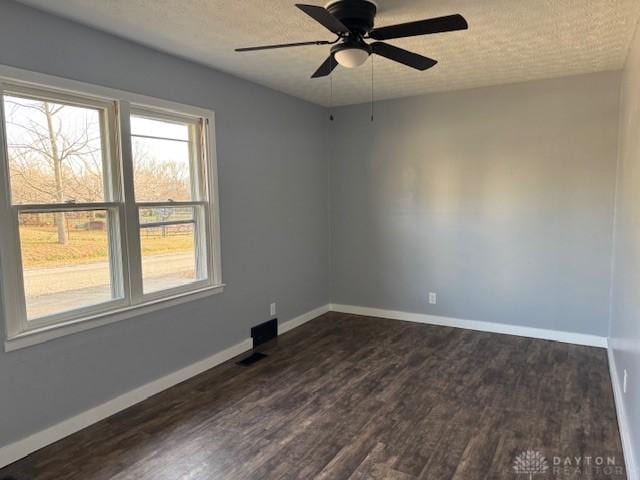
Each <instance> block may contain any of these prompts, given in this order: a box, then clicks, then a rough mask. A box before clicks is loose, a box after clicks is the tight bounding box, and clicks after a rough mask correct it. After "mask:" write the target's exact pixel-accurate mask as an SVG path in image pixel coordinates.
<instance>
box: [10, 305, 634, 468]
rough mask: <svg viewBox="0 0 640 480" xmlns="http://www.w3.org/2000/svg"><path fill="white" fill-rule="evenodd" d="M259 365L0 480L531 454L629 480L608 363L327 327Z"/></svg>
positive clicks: (453, 335) (446, 462)
mask: <svg viewBox="0 0 640 480" xmlns="http://www.w3.org/2000/svg"><path fill="white" fill-rule="evenodd" d="M264 351H265V352H267V353H268V354H269V356H268V358H266V359H263V360H261V361H259V362H258V363H256V364H254V365H252V366H251V367H241V366H238V365H236V364H235V363H234V362H228V363H226V364H224V365H221V366H219V367H217V368H214V369H212V370H209V371H207V372H205V373H203V374H202V375H199V376H197V377H194V378H192V379H190V380H188V381H186V382H184V383H182V384H180V385H177V386H175V387H173V388H171V389H169V390H167V391H165V392H162V393H160V394H158V395H156V396H154V397H151V398H149V399H148V400H146V401H144V402H142V403H140V404H138V405H136V406H134V407H132V408H129V409H128V410H126V411H124V412H121V413H119V414H117V415H115V416H113V417H111V418H108V419H106V420H104V421H102V422H100V423H98V424H96V425H93V426H91V427H89V428H87V429H85V430H82V431H81V432H78V433H76V434H75V435H72V436H70V437H68V438H66V439H64V440H61V441H59V442H57V443H55V444H53V445H51V446H49V447H47V448H45V449H42V450H40V451H38V452H36V453H34V454H32V455H30V456H29V457H27V458H26V459H23V460H21V461H19V462H17V463H15V464H13V465H11V466H9V467H7V468H5V469H4V470H0V478H2V477H3V475H11V476H13V477H15V478H16V479H18V480H23V479H29V480H45V479H51V480H53V479H55V480H61V479H64V480H98V479H115V480H124V479H136V480H165V479H166V480H177V479H189V480H193V479H218V478H229V479H327V480H340V479H349V480H364V479H395V480H414V479H437V480H445V479H456V480H463V479H464V480H480V479H516V478H520V479H522V480H527V479H529V478H530V476H529V474H527V473H525V472H523V473H520V474H517V473H516V471H515V470H514V468H513V465H514V459H515V457H516V456H517V455H519V454H521V453H522V452H523V451H527V450H531V451H534V452H539V453H540V454H541V455H544V457H545V460H546V462H547V463H546V465H547V466H548V468H547V470H546V471H545V472H544V473H538V474H535V475H533V476H532V477H531V478H533V479H538V480H543V479H550V478H557V479H578V478H584V479H601V478H602V479H615V480H619V479H623V478H625V476H624V473H621V472H620V470H623V468H624V467H623V465H624V460H623V457H622V448H621V445H620V437H619V432H618V425H617V421H616V414H615V410H614V403H613V395H612V390H611V382H610V379H609V371H608V366H607V357H606V352H605V350H603V349H597V348H590V347H580V346H575V345H567V344H562V343H556V342H550V341H544V340H533V339H529V338H522V337H514V336H507V335H497V334H491V333H481V332H473V331H469V330H461V329H454V328H446V327H437V326H427V325H419V324H413V323H408V322H400V321H394V320H385V319H373V318H366V317H359V316H353V315H346V314H339V313H329V314H326V315H323V316H322V317H319V318H317V319H315V320H313V321H311V322H309V323H307V324H305V325H303V326H302V327H300V328H297V329H295V330H293V331H291V332H289V333H287V334H285V335H282V336H280V337H279V338H278V340H277V341H275V342H273V343H272V344H271V345H268V346H267V347H266V348H265V349H264ZM554 457H561V459H562V467H560V466H557V465H554V463H556V462H557V460H555V461H554ZM566 457H570V458H573V459H574V460H572V461H571V465H566V462H567V460H566ZM575 457H582V460H581V465H580V467H581V470H580V471H576V470H577V466H576V465H577V460H575ZM587 457H590V459H589V460H587ZM611 457H615V458H614V459H612V458H611ZM598 458H602V459H603V461H604V463H605V465H604V466H601V465H598V466H596V465H595V464H596V463H597V462H598V460H597V459H598ZM612 460H613V461H615V464H616V466H615V468H614V467H613V466H612V465H607V463H611V461H612ZM587 462H589V463H590V465H587ZM529 468H530V469H531V468H533V469H534V470H530V473H535V465H533V464H529ZM540 468H542V469H543V467H540ZM558 469H560V470H558Z"/></svg>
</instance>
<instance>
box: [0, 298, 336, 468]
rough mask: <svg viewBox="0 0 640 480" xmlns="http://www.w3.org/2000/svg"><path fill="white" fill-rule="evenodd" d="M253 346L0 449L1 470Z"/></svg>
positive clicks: (298, 321)
mask: <svg viewBox="0 0 640 480" xmlns="http://www.w3.org/2000/svg"><path fill="white" fill-rule="evenodd" d="M327 311H329V305H324V306H322V307H318V308H316V309H314V310H311V311H309V312H306V313H303V314H302V315H300V316H298V317H295V318H292V319H291V320H288V321H286V322H284V323H283V324H282V325H281V326H280V333H284V332H287V331H289V330H291V329H293V328H296V327H298V326H300V325H302V324H303V323H306V322H308V321H309V320H312V319H314V318H316V317H318V316H320V315H322V314H323V313H326V312H327ZM252 346H253V343H252V340H251V339H250V338H247V339H245V340H243V341H241V342H240V343H237V344H236V345H233V346H231V347H229V348H227V349H225V350H223V351H221V352H218V353H216V354H214V355H211V356H210V357H208V358H205V359H204V360H200V361H199V362H196V363H194V364H191V365H189V366H188V367H185V368H182V369H180V370H177V371H175V372H173V373H170V374H169V375H167V376H164V377H162V378H159V379H157V380H154V381H152V382H149V383H147V384H146V385H143V386H141V387H138V388H136V389H134V390H131V391H129V392H126V393H124V394H122V395H120V396H119V397H116V398H114V399H112V400H109V401H107V402H105V403H103V404H102V405H98V406H97V407H94V408H92V409H90V410H86V411H84V412H82V413H80V414H78V415H76V416H74V417H71V418H68V419H66V420H63V421H62V422H60V423H58V424H56V425H53V426H51V427H49V428H46V429H45V430H41V431H40V432H37V433H34V434H33V435H30V436H28V437H26V438H23V439H22V440H18V441H17V442H14V443H12V444H9V445H7V446H4V447H1V448H0V468H2V467H4V466H6V465H9V464H10V463H13V462H15V461H17V460H20V459H21V458H24V457H26V456H27V455H29V454H30V453H33V452H35V451H36V450H39V449H41V448H43V447H46V446H47V445H50V444H52V443H54V442H57V441H58V440H61V439H63V438H64V437H67V436H69V435H71V434H72V433H75V432H77V431H79V430H82V429H83V428H86V427H88V426H89V425H93V424H94V423H96V422H99V421H100V420H103V419H105V418H107V417H110V416H111V415H113V414H115V413H118V412H120V411H122V410H124V409H126V408H129V407H130V406H132V405H135V404H136V403H140V402H141V401H143V400H145V399H147V398H149V397H150V396H152V395H155V394H157V393H160V392H161V391H163V390H166V389H168V388H170V387H173V386H174V385H177V384H178V383H181V382H184V381H185V380H188V379H189V378H191V377H194V376H196V375H198V374H200V373H202V372H204V371H206V370H209V369H210V368H213V367H215V366H216V365H219V364H221V363H223V362H226V361H227V360H229V359H231V358H233V357H235V356H236V355H240V354H241V353H244V352H246V351H247V350H250V349H251V348H252Z"/></svg>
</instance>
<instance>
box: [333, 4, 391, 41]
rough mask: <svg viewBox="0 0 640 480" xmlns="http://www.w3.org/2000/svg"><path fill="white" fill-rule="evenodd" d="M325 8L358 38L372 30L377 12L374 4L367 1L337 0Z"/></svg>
mask: <svg viewBox="0 0 640 480" xmlns="http://www.w3.org/2000/svg"><path fill="white" fill-rule="evenodd" d="M325 8H326V9H327V10H328V11H329V13H331V15H333V16H334V17H336V18H337V19H338V20H340V21H341V22H342V23H343V24H344V25H346V26H347V27H348V28H349V30H351V32H353V33H356V34H358V35H360V36H364V35H366V34H367V33H369V32H370V31H371V30H372V29H373V21H374V18H375V16H376V12H377V10H378V9H377V7H376V4H375V3H373V2H370V1H368V0H337V1H335V2H331V3H329V4H328V5H327V6H326V7H325Z"/></svg>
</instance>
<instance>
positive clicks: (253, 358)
mask: <svg viewBox="0 0 640 480" xmlns="http://www.w3.org/2000/svg"><path fill="white" fill-rule="evenodd" d="M266 357H267V354H266V353H260V352H253V353H252V354H251V355H249V356H248V357H246V358H243V359H242V360H240V361H239V362H238V365H242V366H243V367H248V366H249V365H253V364H254V363H256V362H258V361H260V360H262V359H263V358H266Z"/></svg>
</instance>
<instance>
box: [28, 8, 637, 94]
mask: <svg viewBox="0 0 640 480" xmlns="http://www.w3.org/2000/svg"><path fill="white" fill-rule="evenodd" d="M21 1H22V3H25V4H28V5H31V6H34V7H36V8H40V9H43V10H46V11H49V12H52V13H55V14H58V15H61V16H64V17H68V18H71V19H74V20H77V21H79V22H81V23H85V24H88V25H91V26H94V27H96V28H99V29H101V30H105V31H108V32H111V33H114V34H116V35H120V36H122V37H125V38H129V39H131V40H134V41H137V42H139V43H143V44H145V45H149V46H152V47H154V48H157V49H160V50H163V51H166V52H169V53H172V54H175V55H179V56H182V57H185V58H189V59H192V60H195V61H197V62H200V63H204V64H207V65H210V66H212V67H215V68H217V69H219V70H223V71H226V72H229V73H232V74H235V75H238V76H240V77H243V78H247V79H249V80H252V81H255V82H257V83H260V84H262V85H266V86H269V87H271V88H274V89H276V90H280V91H282V92H286V93H289V94H291V95H294V96H297V97H300V98H304V99H306V100H309V101H312V102H315V103H319V104H322V105H329V104H330V103H333V104H336V105H341V104H349V103H360V102H365V101H367V100H368V99H369V98H370V95H371V65H370V60H369V61H368V62H367V63H366V64H365V65H363V66H362V67H360V68H358V69H354V70H347V69H344V68H338V69H337V70H336V73H335V74H334V76H333V101H331V99H330V89H329V80H328V78H323V79H315V80H312V79H310V78H309V77H310V75H311V74H312V73H313V71H314V70H315V69H316V68H317V67H318V66H319V65H320V64H321V63H322V61H323V60H324V59H325V58H326V56H327V55H328V48H329V47H327V46H311V47H300V48H291V49H286V50H274V51H268V52H264V51H263V52H254V53H236V52H234V51H233V49H234V48H235V47H241V46H253V45H260V44H270V43H285V42H292V41H306V40H333V38H334V37H333V36H332V34H330V33H329V32H327V31H326V30H324V28H323V27H322V26H320V25H318V24H316V23H315V22H314V21H313V20H311V19H310V18H309V17H307V16H306V15H305V14H303V13H302V12H301V11H299V10H298V9H297V8H295V7H294V6H293V4H294V3H296V2H295V0H268V1H265V0H21ZM307 3H311V4H315V5H323V2H318V1H313V0H308V1H307ZM377 3H378V5H379V6H380V8H379V14H378V16H377V18H376V26H383V25H390V24H394V23H400V22H407V21H412V20H418V19H422V18H429V17H435V16H441V15H446V14H451V13H461V14H463V15H464V16H465V17H466V19H467V21H468V22H469V30H467V31H461V32H450V33H444V34H437V35H429V36H423V37H413V38H407V39H401V40H391V41H389V43H393V44H394V45H397V46H399V47H403V48H407V49H409V50H414V51H416V52H418V53H422V54H424V55H427V56H429V57H431V58H435V59H436V60H438V61H439V62H440V63H438V65H436V66H435V67H434V68H432V69H431V70H427V71H425V72H418V71H415V70H412V69H409V68H407V67H404V66H402V65H398V64H395V63H393V62H391V61H389V60H386V59H383V58H381V57H375V60H374V73H375V77H374V78H375V97H376V99H383V98H394V97H403V96H409V95H418V94H423V93H427V92H436V91H445V90H456V89H462V88H470V87H478V86H486V85H496V84H501V83H512V82H520V81H526V80H533V79H539V78H552V77H559V76H565V75H573V74H580V73H588V72H596V71H604V70H615V69H620V68H622V66H623V63H624V60H625V58H626V54H627V49H628V46H629V43H630V41H631V37H632V35H633V31H634V28H635V25H636V22H637V20H638V17H639V15H640V0H386V1H385V0H379V1H378V2H377Z"/></svg>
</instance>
